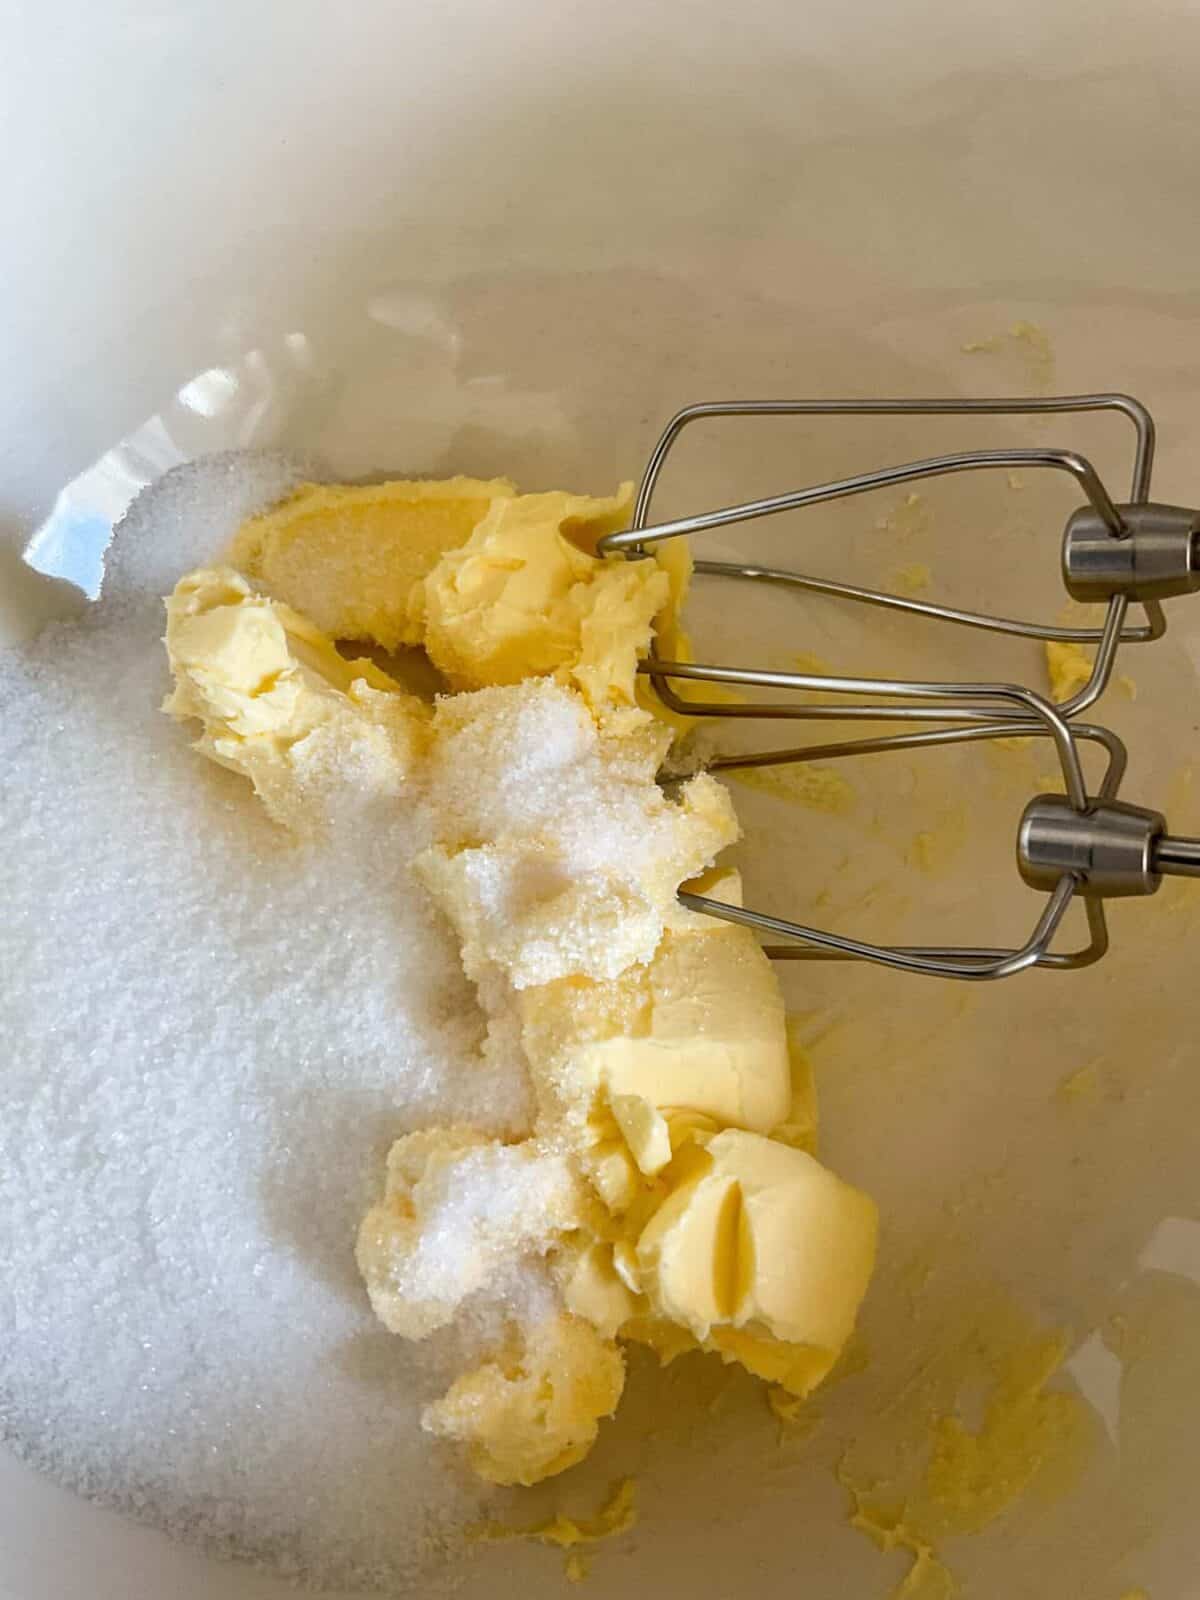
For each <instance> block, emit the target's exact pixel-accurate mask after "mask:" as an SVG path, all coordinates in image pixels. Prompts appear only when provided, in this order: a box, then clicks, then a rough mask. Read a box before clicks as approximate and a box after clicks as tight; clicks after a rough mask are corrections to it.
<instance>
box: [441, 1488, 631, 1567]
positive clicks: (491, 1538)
mask: <svg viewBox="0 0 1200 1600" xmlns="http://www.w3.org/2000/svg"><path fill="white" fill-rule="evenodd" d="M637 1520H638V1511H637V1484H636V1483H635V1481H634V1479H632V1478H622V1479H621V1480H620V1481H619V1482H618V1483H614V1484H613V1486H612V1488H611V1489H610V1490H609V1495H608V1499H607V1500H606V1501H605V1502H604V1504H603V1505H602V1506H601V1507H600V1509H599V1511H598V1512H597V1513H596V1515H595V1516H594V1517H569V1516H567V1514H566V1513H565V1512H563V1511H559V1512H556V1514H555V1515H554V1516H553V1517H551V1518H550V1520H549V1521H548V1522H535V1523H534V1524H533V1525H532V1526H531V1527H528V1528H513V1527H509V1526H508V1525H507V1524H506V1523H503V1522H488V1523H485V1524H484V1525H483V1526H482V1527H481V1528H475V1529H472V1530H471V1536H472V1537H473V1538H476V1539H480V1540H484V1541H486V1542H488V1543H489V1544H497V1543H504V1542H507V1541H508V1540H512V1539H529V1540H532V1541H533V1543H535V1544H548V1545H554V1546H555V1547H556V1548H557V1549H559V1550H565V1551H566V1553H567V1559H566V1564H565V1571H566V1576H567V1581H568V1583H582V1582H583V1580H584V1578H586V1577H587V1575H588V1568H589V1565H590V1552H589V1551H587V1550H586V1548H585V1547H586V1546H588V1545H595V1544H599V1543H600V1541H601V1540H602V1539H612V1538H615V1536H616V1535H617V1534H619V1533H628V1532H629V1530H630V1528H632V1527H633V1526H634V1525H635V1524H636V1522H637Z"/></svg>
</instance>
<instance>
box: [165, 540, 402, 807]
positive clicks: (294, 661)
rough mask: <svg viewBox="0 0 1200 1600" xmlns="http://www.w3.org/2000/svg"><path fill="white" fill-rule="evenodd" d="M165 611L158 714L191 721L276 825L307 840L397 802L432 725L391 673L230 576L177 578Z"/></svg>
mask: <svg viewBox="0 0 1200 1600" xmlns="http://www.w3.org/2000/svg"><path fill="white" fill-rule="evenodd" d="M166 608H167V630H166V647H167V655H168V659H169V661H170V665H171V670H172V673H173V674H174V678H175V687H174V691H173V692H172V694H171V695H170V696H169V697H168V698H167V700H166V702H165V703H164V710H166V711H168V712H170V714H171V715H172V716H175V717H178V718H180V719H182V720H186V719H188V718H192V717H195V718H197V719H198V720H199V721H200V722H201V724H202V727H203V731H202V733H201V735H200V738H199V739H198V740H197V741H196V747H197V749H199V750H201V751H202V752H203V753H204V754H205V755H207V756H209V757H210V758H211V759H212V760H214V761H217V762H219V763H220V764H221V765H222V766H225V767H229V768H231V769H232V770H233V771H235V772H241V773H244V774H245V775H246V776H247V777H248V778H249V779H250V780H251V782H252V783H253V784H254V787H255V789H256V790H257V792H258V794H259V795H260V797H261V798H262V800H263V802H264V804H265V805H266V807H267V809H268V810H269V811H270V812H271V814H272V816H274V817H275V819H276V821H278V822H281V823H283V824H285V825H286V826H288V827H291V828H293V829H296V830H298V831H301V832H303V831H306V830H309V829H312V828H314V827H319V826H321V825H323V824H325V823H327V822H328V821H329V820H330V819H331V817H332V815H333V814H334V813H335V812H337V811H339V810H346V809H351V808H354V807H355V806H356V805H361V804H362V803H363V802H364V801H365V802H372V801H379V800H383V801H387V800H395V799H396V798H397V797H398V796H399V795H400V793H401V792H402V790H403V788H404V785H405V782H406V780H407V779H408V778H409V777H410V775H411V773H412V771H413V769H414V766H415V764H416V763H417V761H418V760H419V759H420V757H421V755H422V753H423V751H424V748H425V745H426V743H427V738H428V725H429V721H430V715H429V711H428V709H427V708H426V707H425V706H424V705H422V703H421V702H420V701H419V700H418V699H417V698H416V697H415V696H413V695H411V694H408V693H407V692H406V691H405V690H403V689H402V688H401V687H400V685H399V684H398V683H396V682H395V681H394V680H393V679H392V678H391V677H389V676H388V674H387V673H386V672H383V671H382V670H381V669H380V668H379V667H377V666H376V665H375V664H374V663H373V662H371V661H348V660H346V659H345V658H344V657H343V656H341V655H340V654H339V653H338V651H337V650H336V648H335V647H334V645H333V643H332V641H331V640H330V639H328V638H327V637H326V636H325V635H324V634H323V633H322V632H321V631H320V629H319V628H317V627H315V626H314V625H313V624H312V622H311V621H310V620H309V619H308V618H307V617H303V616H301V615H300V614H299V612H297V611H294V610H293V609H292V608H291V607H290V606H288V605H285V604H283V603H282V602H280V601H276V600H271V599H268V598H267V597H266V596H264V595H260V594H257V593H255V591H254V590H253V588H252V587H251V585H250V584H249V583H248V582H247V581H246V579H245V578H244V577H242V576H241V574H240V573H237V572H234V571H233V570H232V569H231V568H228V567H220V568H211V569H202V570H200V571H197V572H192V573H189V574H188V575H187V576H186V577H184V578H181V579H180V581H179V583H178V584H177V585H176V586H175V589H174V591H173V593H172V594H171V595H170V597H169V598H168V600H167V602H166Z"/></svg>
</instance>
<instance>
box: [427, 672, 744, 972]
mask: <svg viewBox="0 0 1200 1600" xmlns="http://www.w3.org/2000/svg"><path fill="white" fill-rule="evenodd" d="M638 715H639V716H640V713H639V714H638ZM666 737H667V735H666V734H665V733H664V732H663V730H661V729H658V728H655V727H653V726H652V725H651V724H650V723H649V720H648V719H647V720H646V721H645V723H644V724H639V726H638V728H637V729H636V730H635V731H634V732H633V733H626V734H622V735H621V736H619V737H618V736H616V735H614V734H612V733H610V732H606V731H605V730H604V729H603V728H601V727H598V726H597V724H596V723H595V721H594V720H593V718H592V717H591V716H590V715H589V713H588V710H587V707H586V705H585V704H584V702H583V699H582V697H581V696H580V695H579V694H577V693H575V692H573V691H571V690H570V689H567V688H564V687H562V686H560V685H558V684H555V683H552V682H549V681H547V680H533V681H529V682H525V683H521V684H516V685H512V686H506V687H500V688H492V689H483V690H480V691H478V692H477V693H475V694H466V695H459V696H455V697H454V698H452V699H448V700H441V701H439V702H438V705H437V708H436V712H435V716H434V744H433V750H432V754H431V760H430V769H429V771H430V782H429V801H430V815H431V817H432V819H433V824H434V830H435V840H434V843H433V844H432V845H431V846H430V848H429V849H428V850H427V851H426V852H424V854H423V855H422V856H421V857H419V858H418V861H417V870H418V871H419V873H420V875H421V877H422V879H423V881H424V882H425V884H426V886H427V887H428V888H429V890H430V892H431V894H432V895H433V897H434V899H435V900H436V901H437V902H438V904H439V905H440V906H441V908H442V910H443V911H444V912H445V914H446V915H447V917H448V918H449V919H450V921H451V923H452V924H453V926H454V928H455V931H456V932H457V934H458V936H459V938H460V940H461V942H462V946H463V964H464V966H465V968H466V970H467V972H468V973H469V974H470V975H471V976H472V977H479V976H482V975H483V974H484V973H485V972H486V971H487V970H488V969H489V968H490V967H498V968H500V969H501V970H502V971H503V972H504V973H505V974H506V975H507V977H508V979H509V981H510V982H511V983H512V984H513V986H514V987H515V988H517V989H526V988H529V987H530V986H533V985H539V984H545V983H550V982H552V981H554V980H556V979H558V978H561V977H565V976H567V975H570V974H580V973H581V974H584V975H585V976H589V977H602V978H603V977H615V976H616V975H617V974H619V973H621V972H623V971H624V970H625V969H626V968H627V967H629V966H631V965H632V964H634V963H636V962H644V961H648V960H649V959H650V958H651V957H652V956H653V954H654V951H655V949H656V948H657V946H658V943H659V941H660V939H661V937H662V933H663V929H664V927H665V926H666V924H667V922H668V920H669V919H670V918H671V917H672V916H674V915H675V911H676V902H675V896H676V892H677V890H678V887H679V884H680V882H681V881H683V880H684V879H686V878H690V877H693V876H694V875H695V874H696V873H698V872H700V871H701V870H703V868H704V867H705V866H706V865H707V864H708V863H710V862H711V861H712V859H713V858H714V857H715V855H716V854H717V852H718V851H720V850H721V849H723V848H724V847H725V846H726V845H727V844H730V843H732V842H733V840H734V839H736V837H737V832H738V829H737V820H736V818H735V816H734V814H733V809H732V806H731V804H730V801H729V796H728V794H727V793H726V791H725V790H724V789H723V788H722V787H721V785H720V784H718V783H717V782H716V781H715V780H714V779H712V778H709V777H707V776H705V775H701V776H700V777H697V778H693V779H692V780H691V781H690V782H689V783H687V784H685V785H683V786H682V787H681V789H680V791H679V795H678V798H677V799H674V800H673V799H668V797H667V796H666V795H665V794H664V793H663V791H662V790H661V788H660V787H659V785H658V784H657V783H656V782H655V773H656V771H657V767H658V762H659V760H660V759H661V755H662V752H663V747H664V739H665V738H666Z"/></svg>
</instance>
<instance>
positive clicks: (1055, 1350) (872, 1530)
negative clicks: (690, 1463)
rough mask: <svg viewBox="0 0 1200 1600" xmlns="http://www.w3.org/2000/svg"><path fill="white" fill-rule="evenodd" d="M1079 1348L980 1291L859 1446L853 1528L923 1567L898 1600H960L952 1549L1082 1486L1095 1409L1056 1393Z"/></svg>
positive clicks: (851, 1457)
mask: <svg viewBox="0 0 1200 1600" xmlns="http://www.w3.org/2000/svg"><path fill="white" fill-rule="evenodd" d="M964 1288H968V1289H970V1290H971V1291H973V1290H974V1288H975V1286H964ZM920 1301H921V1296H920V1295H919V1294H918V1296H917V1302H916V1304H917V1310H918V1315H919V1306H920ZM914 1342H916V1341H915V1340H914ZM922 1343H923V1341H922ZM1070 1348H1071V1344H1070V1339H1069V1337H1068V1335H1067V1334H1066V1333H1065V1332H1063V1331H1061V1330H1053V1331H1049V1332H1047V1331H1044V1330H1035V1329H1032V1328H1031V1327H1030V1326H1029V1324H1028V1322H1027V1320H1026V1319H1025V1318H1024V1317H1023V1316H1022V1315H1021V1314H1020V1313H1019V1312H1018V1311H1017V1310H1016V1308H1015V1307H1013V1306H1012V1305H1011V1304H1010V1303H1008V1302H1006V1301H1005V1300H1004V1299H1003V1298H1002V1297H1001V1296H999V1295H998V1294H997V1293H996V1292H995V1291H993V1290H989V1289H988V1288H987V1286H985V1285H979V1286H978V1294H977V1295H976V1293H974V1292H970V1293H969V1295H968V1296H967V1297H966V1298H965V1299H964V1303H963V1310H962V1316H961V1319H960V1320H958V1321H957V1322H955V1323H954V1324H953V1325H952V1326H949V1327H947V1328H946V1329H945V1331H944V1334H943V1336H942V1338H941V1339H940V1340H939V1343H938V1346H937V1348H936V1349H935V1350H934V1352H933V1354H932V1356H930V1355H929V1354H928V1352H926V1354H925V1355H924V1356H923V1357H922V1358H920V1359H919V1360H914V1367H913V1370H912V1373H911V1375H910V1377H909V1379H908V1381H907V1382H906V1383H905V1384H904V1385H903V1387H902V1389H901V1391H900V1393H899V1395H898V1396H897V1399H896V1401H895V1403H894V1404H893V1405H891V1406H889V1407H888V1408H887V1409H886V1410H885V1411H884V1412H883V1413H881V1414H880V1415H879V1416H878V1417H877V1418H876V1420H875V1424H874V1426H873V1427H872V1429H871V1430H870V1432H869V1433H868V1434H865V1435H864V1436H863V1437H862V1438H860V1439H856V1440H855V1441H854V1442H853V1443H852V1444H851V1445H850V1446H849V1447H848V1449H847V1450H846V1452H845V1453H844V1455H843V1457H842V1459H841V1461H840V1463H839V1466H838V1469H837V1475H838V1479H839V1482H840V1483H841V1484H842V1486H843V1487H844V1488H845V1489H846V1490H847V1492H848V1494H849V1496H850V1521H851V1525H852V1526H854V1527H856V1528H858V1529H859V1530H860V1531H861V1532H863V1533H865V1534H866V1535H867V1536H868V1537H869V1538H870V1539H871V1540H872V1541H873V1542H874V1543H875V1544H876V1545H878V1547H879V1548H880V1549H881V1550H897V1549H899V1550H904V1551H907V1552H908V1554H909V1555H910V1556H911V1558H912V1561H911V1566H910V1568H909V1571H908V1573H907V1575H906V1577H905V1578H904V1580H903V1582H902V1583H901V1584H900V1586H899V1588H898V1589H897V1590H896V1591H895V1600H901V1597H903V1600H944V1597H947V1596H950V1595H952V1594H955V1593H956V1592H957V1588H956V1583H955V1580H954V1577H953V1574H952V1573H951V1571H950V1570H949V1568H948V1567H947V1566H946V1564H945V1562H944V1560H943V1558H942V1555H941V1546H942V1544H943V1542H944V1541H945V1540H946V1539H949V1538H953V1537H957V1536H961V1535H964V1534H974V1533H979V1532H980V1531H981V1530H982V1529H984V1528H986V1527H988V1526H989V1525H990V1524H991V1523H993V1522H994V1521H995V1520H996V1518H997V1517H999V1516H1000V1515H1001V1513H1002V1512H1004V1511H1007V1510H1008V1509H1009V1508H1010V1507H1011V1506H1012V1505H1014V1504H1015V1503H1016V1502H1017V1501H1018V1500H1020V1499H1021V1498H1022V1497H1023V1496H1025V1495H1027V1494H1030V1493H1036V1494H1038V1495H1039V1497H1042V1498H1044V1499H1053V1498H1056V1497H1057V1496H1058V1495H1060V1494H1062V1493H1064V1492H1065V1491H1066V1490H1067V1489H1068V1488H1070V1486H1071V1484H1072V1483H1073V1482H1074V1479H1075V1477H1076V1475H1077V1473H1078V1471H1079V1469H1080V1467H1081V1466H1082V1464H1083V1461H1084V1458H1085V1452H1086V1449H1087V1447H1088V1446H1089V1445H1090V1444H1091V1442H1092V1439H1093V1437H1094V1431H1093V1430H1094V1422H1093V1419H1092V1417H1091V1415H1090V1412H1089V1409H1088V1407H1087V1406H1086V1404H1085V1403H1084V1402H1083V1401H1082V1400H1080V1399H1079V1397H1078V1396H1077V1395H1075V1394H1074V1393H1071V1392H1068V1391H1065V1390H1057V1389H1054V1388H1052V1387H1050V1383H1051V1380H1052V1379H1053V1377H1054V1375H1055V1373H1056V1372H1057V1371H1058V1370H1059V1368H1060V1367H1061V1366H1062V1364H1063V1362H1064V1360H1065V1359H1066V1358H1067V1356H1068V1354H1069V1353H1070Z"/></svg>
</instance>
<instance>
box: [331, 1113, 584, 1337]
mask: <svg viewBox="0 0 1200 1600" xmlns="http://www.w3.org/2000/svg"><path fill="white" fill-rule="evenodd" d="M472 1195H475V1196H477V1200H476V1202H475V1203H474V1204H472V1203H471V1196H472ZM582 1204H583V1202H582V1200H581V1196H580V1193H579V1185H578V1179H577V1178H576V1177H575V1175H574V1173H573V1172H572V1170H571V1167H570V1165H569V1163H568V1162H567V1160H566V1158H565V1157H564V1156H562V1155H560V1154H556V1153H554V1152H551V1151H545V1150H542V1149H540V1148H539V1147H538V1145H537V1142H536V1141H535V1140H533V1139H526V1140H523V1141H522V1142H521V1143H520V1144H513V1145H507V1144H502V1143H500V1142H499V1141H498V1140H493V1139H489V1138H487V1137H486V1136H485V1135H483V1134H481V1133H479V1132H478V1131H476V1130H475V1129H473V1128H469V1127H461V1126H459V1127H450V1128H430V1129H426V1130H424V1131H422V1132H420V1133H410V1134H406V1135H405V1136H404V1138H402V1139H397V1140H396V1142H395V1143H394V1144H393V1145H392V1148H391V1150H390V1151H389V1153H388V1163H387V1187H386V1190H385V1192H384V1196H383V1199H382V1201H380V1203H379V1204H378V1205H376V1206H373V1207H372V1208H371V1210H370V1211H368V1212H367V1214H366V1216H365V1217H364V1218H363V1222H362V1226H361V1227H360V1229H359V1233H358V1249H357V1255H358V1265H359V1270H360V1271H361V1272H362V1275H363V1278H364V1280H365V1281H366V1285H367V1291H368V1294H369V1295H370V1298H371V1305H372V1307H373V1308H374V1310H375V1313H376V1315H377V1316H378V1317H379V1319H380V1321H381V1322H383V1323H384V1324H385V1326H386V1327H388V1328H390V1329H391V1330H392V1332H393V1333H400V1334H403V1335H404V1337H405V1338H406V1339H423V1338H424V1337H425V1336H426V1335H427V1334H430V1333H433V1332H435V1331H436V1330H437V1329H438V1328H443V1327H445V1326H446V1324H447V1323H448V1322H450V1321H451V1320H452V1319H453V1317H454V1316H455V1314H456V1312H457V1311H458V1309H459V1307H460V1306H461V1305H462V1303H463V1301H464V1300H465V1299H466V1298H467V1296H468V1295H471V1294H475V1293H477V1292H478V1290H480V1289H481V1288H483V1287H484V1285H485V1284H486V1283H487V1282H488V1280H489V1279H490V1278H491V1277H492V1276H493V1275H494V1273H495V1272H496V1271H497V1270H499V1268H501V1267H502V1266H503V1265H504V1264H505V1263H506V1262H507V1261H509V1260H511V1259H512V1258H513V1257H514V1256H516V1255H519V1254H520V1253H521V1252H522V1251H525V1250H538V1249H542V1250H544V1249H545V1248H547V1245H548V1243H549V1241H551V1240H553V1239H554V1238H555V1237H556V1236H557V1235H558V1234H559V1233H560V1232H561V1231H562V1230H563V1229H565V1228H570V1227H573V1226H574V1224H575V1221H576V1219H577V1218H578V1216H579V1215H580V1212H581V1209H582ZM448 1234H452V1236H453V1237H452V1241H450V1240H447V1238H446V1235H448ZM435 1240H437V1241H438V1242H440V1243H441V1244H442V1245H443V1246H444V1245H445V1244H446V1243H448V1242H450V1243H452V1248H451V1249H446V1248H444V1247H443V1248H441V1249H436V1248H435V1249H432V1250H431V1249H430V1245H431V1242H433V1241H435Z"/></svg>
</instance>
